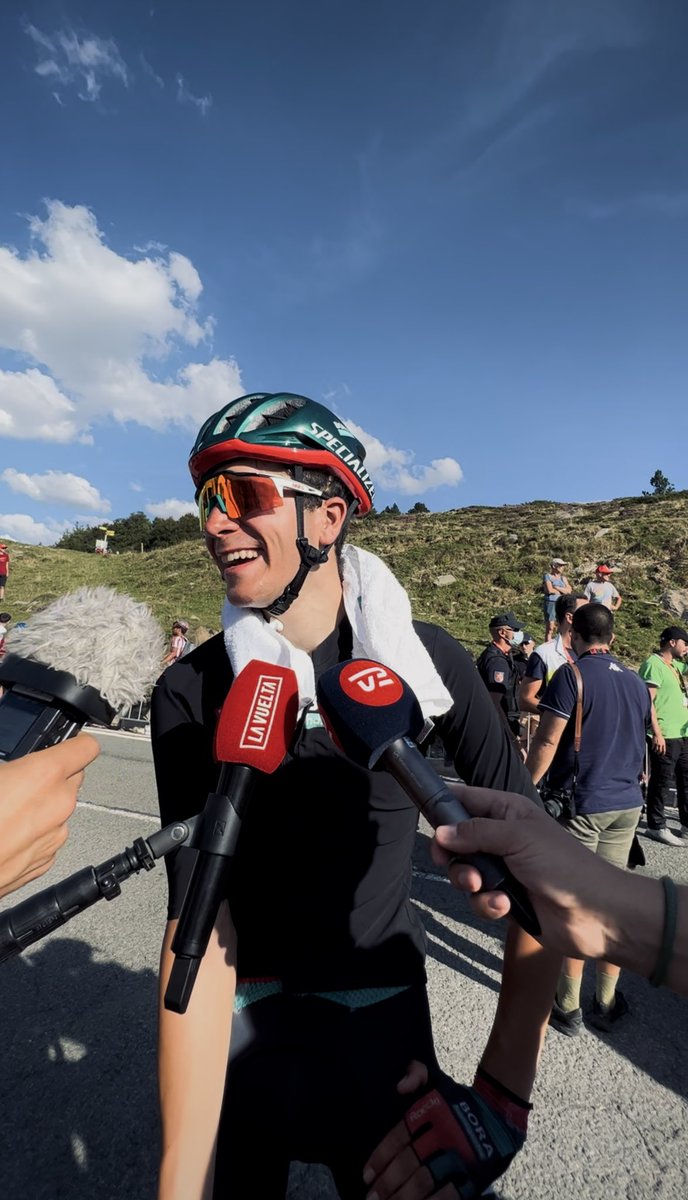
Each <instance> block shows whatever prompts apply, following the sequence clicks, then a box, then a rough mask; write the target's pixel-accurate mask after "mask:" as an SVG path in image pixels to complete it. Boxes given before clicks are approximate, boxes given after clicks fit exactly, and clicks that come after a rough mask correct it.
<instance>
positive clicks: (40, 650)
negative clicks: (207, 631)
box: [0, 587, 165, 761]
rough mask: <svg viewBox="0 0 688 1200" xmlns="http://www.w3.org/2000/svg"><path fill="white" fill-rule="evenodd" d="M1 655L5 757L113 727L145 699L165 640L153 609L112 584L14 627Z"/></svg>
mask: <svg viewBox="0 0 688 1200" xmlns="http://www.w3.org/2000/svg"><path fill="white" fill-rule="evenodd" d="M5 644H6V647H7V650H8V653H6V654H5V656H4V657H3V658H2V659H0V688H3V689H4V695H3V696H2V697H0V761H2V760H4V761H10V760H12V759H16V758H22V757H23V755H25V754H29V753H30V752H31V751H32V750H43V749H45V748H46V747H48V746H54V745H56V744H57V743H58V742H63V741H65V740H66V739H67V738H68V737H71V736H72V734H75V733H77V732H78V731H79V729H81V727H82V725H84V724H85V723H86V721H90V722H93V723H95V724H97V725H111V724H112V723H113V721H114V720H115V718H116V716H117V714H118V712H121V711H123V710H124V709H127V708H129V707H130V706H131V705H132V704H136V703H137V702H138V701H139V700H141V699H143V697H144V696H146V695H147V694H148V693H149V692H150V690H151V688H152V687H153V684H154V683H155V680H156V679H157V677H158V675H159V674H160V669H161V668H160V664H161V662H162V657H163V654H164V652H165V651H164V637H163V632H162V629H161V628H160V626H159V625H158V623H157V621H156V620H155V617H154V616H153V614H152V613H151V611H150V609H149V608H147V607H146V605H145V604H139V603H137V602H136V601H135V600H132V599H131V598H130V597H129V596H124V595H120V593H118V592H116V591H115V590H114V588H107V587H95V588H80V589H79V590H78V591H76V592H71V593H70V594H69V595H67V596H62V597H60V599H59V600H56V601H54V603H52V604H49V605H48V606H47V608H44V609H43V611H42V612H39V613H36V615H35V616H33V617H32V618H31V620H30V621H29V622H28V623H27V625H26V626H25V627H24V628H23V629H13V630H12V631H11V632H10V633H8V635H7V638H6V641H5Z"/></svg>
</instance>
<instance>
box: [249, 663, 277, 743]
mask: <svg viewBox="0 0 688 1200" xmlns="http://www.w3.org/2000/svg"><path fill="white" fill-rule="evenodd" d="M283 683H284V679H283V678H282V676H281V675H259V676H258V683H257V684H256V690H255V692H254V693H253V699H252V701H251V703H250V705H249V710H248V716H247V718H246V724H245V725H244V728H243V730H242V733H241V737H240V739H239V746H240V748H241V749H242V750H263V749H264V748H265V746H266V745H267V743H268V742H269V740H270V732H271V730H272V726H273V723H274V720H275V713H276V712H277V707H278V704H279V698H280V692H281V691H282V685H283Z"/></svg>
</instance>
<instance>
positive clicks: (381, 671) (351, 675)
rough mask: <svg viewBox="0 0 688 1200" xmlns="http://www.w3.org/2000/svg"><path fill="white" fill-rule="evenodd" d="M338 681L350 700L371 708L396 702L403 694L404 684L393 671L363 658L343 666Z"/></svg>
mask: <svg viewBox="0 0 688 1200" xmlns="http://www.w3.org/2000/svg"><path fill="white" fill-rule="evenodd" d="M339 682H340V683H341V686H342V691H343V692H344V694H345V696H348V697H349V699H350V700H356V701H357V703H358V704H368V705H370V706H371V707H372V708H383V707H386V706H387V705H388V704H396V702H397V700H401V697H402V696H403V694H404V685H403V684H402V682H401V680H400V678H399V676H398V675H395V674H394V671H391V670H390V669H389V667H383V666H382V664H381V663H376V662H370V661H368V660H367V659H365V658H357V659H355V661H354V662H352V663H350V664H349V665H348V666H347V667H345V668H344V670H343V671H342V673H341V675H340V677H339Z"/></svg>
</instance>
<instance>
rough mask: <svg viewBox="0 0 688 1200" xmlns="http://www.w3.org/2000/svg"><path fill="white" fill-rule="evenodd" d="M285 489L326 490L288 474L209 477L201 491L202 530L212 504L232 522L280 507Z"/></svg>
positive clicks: (304, 492) (313, 492)
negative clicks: (291, 477)
mask: <svg viewBox="0 0 688 1200" xmlns="http://www.w3.org/2000/svg"><path fill="white" fill-rule="evenodd" d="M286 492H294V493H297V494H299V495H303V496H319V497H320V498H321V499H322V498H323V496H324V493H323V492H321V491H319V490H318V488H314V487H311V485H310V484H309V483H301V482H300V480H297V479H290V478H289V476H287V475H270V474H268V473H262V474H260V475H257V474H256V475H250V474H248V473H246V474H241V475H230V474H225V473H224V472H222V471H220V472H219V473H218V474H217V475H213V476H212V477H211V478H210V479H206V481H205V483H204V484H203V487H202V488H201V490H200V492H199V493H198V500H197V504H198V517H199V521H200V525H201V529H205V524H206V521H207V520H208V517H209V516H210V514H211V512H212V509H213V505H217V507H218V508H219V509H220V512H223V513H225V514H226V516H228V517H230V518H231V519H232V520H233V521H236V520H239V519H240V518H241V517H247V516H249V514H251V513H262V512H270V510H271V509H273V508H280V506H281V505H282V504H283V503H284V496H285V493H286Z"/></svg>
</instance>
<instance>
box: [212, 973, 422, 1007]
mask: <svg viewBox="0 0 688 1200" xmlns="http://www.w3.org/2000/svg"><path fill="white" fill-rule="evenodd" d="M283 991H284V988H283V986H282V983H281V981H280V980H279V979H259V980H245V981H244V982H241V983H238V984H237V990H236V995H235V997H234V1011H235V1013H238V1012H242V1011H243V1009H245V1008H248V1006H249V1005H250V1004H256V1003H257V1002H258V1001H259V1000H266V999H267V997H268V996H281V995H282V993H283ZM407 991H408V986H406V985H405V986H404V987H388V988H351V989H349V990H345V991H340V992H298V993H297V995H299V996H317V997H318V998H319V999H320V1000H331V1001H332V1003H333V1004H341V1005H342V1007H343V1008H370V1006H371V1005H372V1004H380V1003H381V1001H382V1000H390V999H391V998H392V996H398V995H399V993H400V992H407Z"/></svg>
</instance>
